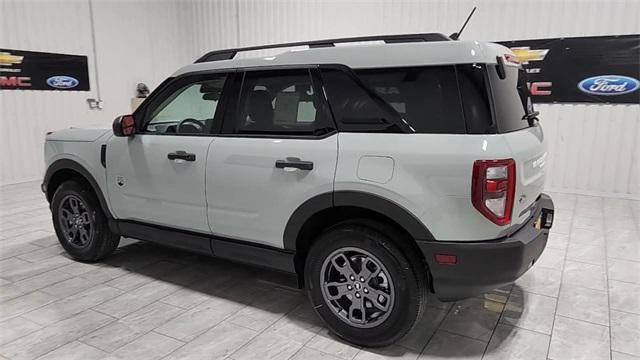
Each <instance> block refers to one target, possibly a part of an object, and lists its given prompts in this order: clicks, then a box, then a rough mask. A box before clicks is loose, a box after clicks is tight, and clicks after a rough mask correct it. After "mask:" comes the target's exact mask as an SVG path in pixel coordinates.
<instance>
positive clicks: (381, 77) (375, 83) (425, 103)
mask: <svg viewBox="0 0 640 360" xmlns="http://www.w3.org/2000/svg"><path fill="white" fill-rule="evenodd" d="M355 72H356V74H357V75H358V77H359V78H360V79H361V80H362V82H363V83H364V84H365V85H366V86H367V87H368V88H369V89H371V90H373V91H374V92H375V93H376V94H377V95H378V96H380V97H381V98H382V99H384V100H385V101H386V102H387V103H388V104H389V105H391V107H392V108H393V109H394V110H395V111H396V112H398V114H399V115H400V116H401V117H402V118H403V119H404V120H405V121H406V122H407V123H408V124H409V126H411V127H412V128H413V130H415V132H417V133H429V134H434V133H440V134H442V133H446V134H464V133H465V132H466V128H465V122H464V117H463V113H462V107H461V104H460V94H459V93H458V85H457V82H456V73H455V67H454V66H430V67H409V68H387V69H375V70H356V71H355Z"/></svg>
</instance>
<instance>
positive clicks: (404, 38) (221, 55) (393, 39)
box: [195, 33, 451, 63]
mask: <svg viewBox="0 0 640 360" xmlns="http://www.w3.org/2000/svg"><path fill="white" fill-rule="evenodd" d="M449 40H451V39H450V38H449V37H448V36H446V35H444V34H439V33H424V34H403V35H375V36H360V37H350V38H340V39H327V40H313V41H300V42H291V43H282V44H272V45H260V46H249V47H243V48H236V49H225V50H215V51H210V52H208V53H206V54H204V55H203V56H202V57H200V58H199V59H198V60H196V61H195V62H196V63H201V62H207V61H218V60H230V59H233V58H234V57H235V56H236V55H237V54H238V53H239V52H244V51H254V50H264V49H277V48H283V47H293V46H305V45H306V46H309V48H320V47H332V46H335V44H338V43H348V42H363V41H384V42H385V43H387V44H390V43H406V42H422V41H449Z"/></svg>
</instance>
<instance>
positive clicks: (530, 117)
mask: <svg viewBox="0 0 640 360" xmlns="http://www.w3.org/2000/svg"><path fill="white" fill-rule="evenodd" d="M538 115H540V111H533V112H530V113H526V114H524V116H523V117H522V120H527V122H528V123H529V126H530V127H531V126H533V122H534V121H535V120H538V121H540V119H538Z"/></svg>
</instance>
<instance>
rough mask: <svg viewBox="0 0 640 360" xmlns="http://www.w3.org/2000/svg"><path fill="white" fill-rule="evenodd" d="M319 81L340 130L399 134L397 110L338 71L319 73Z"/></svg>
mask: <svg viewBox="0 0 640 360" xmlns="http://www.w3.org/2000/svg"><path fill="white" fill-rule="evenodd" d="M322 80H323V81H324V85H325V89H326V91H327V98H328V100H329V105H331V110H332V111H333V115H334V117H335V119H336V121H337V122H338V125H339V128H340V130H341V131H347V132H349V131H351V132H359V131H361V132H402V129H401V128H400V127H399V126H398V123H399V122H400V121H401V120H400V119H399V116H398V114H397V112H396V111H394V110H393V109H392V108H390V107H389V106H388V105H386V104H385V103H384V101H383V100H382V99H380V98H378V97H376V95H375V93H373V92H371V91H369V90H367V89H366V88H364V87H363V86H361V85H360V84H358V83H357V82H356V80H355V79H354V78H352V77H351V76H350V75H349V74H348V73H346V72H344V71H342V70H338V69H324V70H322Z"/></svg>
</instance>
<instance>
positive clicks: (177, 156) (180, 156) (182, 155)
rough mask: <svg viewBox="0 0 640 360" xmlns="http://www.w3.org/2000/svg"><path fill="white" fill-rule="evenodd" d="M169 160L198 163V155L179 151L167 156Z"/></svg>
mask: <svg viewBox="0 0 640 360" xmlns="http://www.w3.org/2000/svg"><path fill="white" fill-rule="evenodd" d="M167 158H168V159H169V160H185V161H196V154H191V153H188V152H186V151H182V150H178V151H176V152H171V153H169V154H167Z"/></svg>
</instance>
